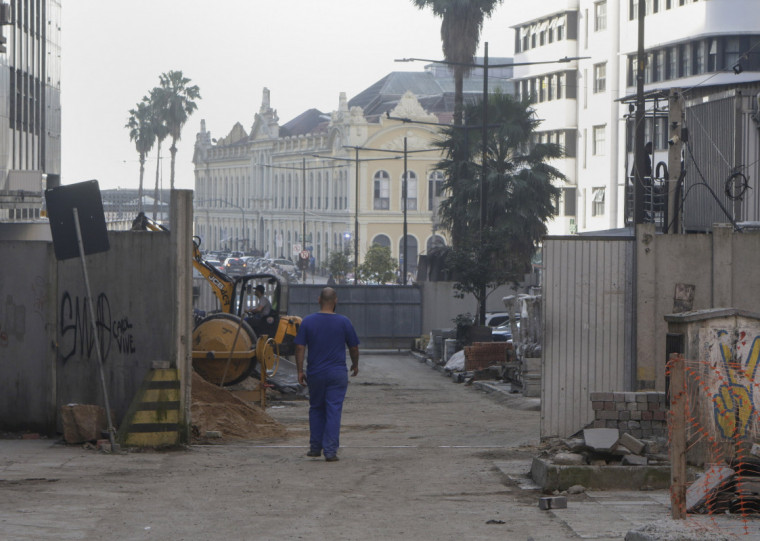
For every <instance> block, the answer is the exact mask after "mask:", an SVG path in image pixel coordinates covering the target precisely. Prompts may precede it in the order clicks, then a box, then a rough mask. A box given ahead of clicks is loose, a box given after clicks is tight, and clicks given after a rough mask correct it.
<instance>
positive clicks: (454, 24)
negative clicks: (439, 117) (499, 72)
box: [412, 0, 503, 126]
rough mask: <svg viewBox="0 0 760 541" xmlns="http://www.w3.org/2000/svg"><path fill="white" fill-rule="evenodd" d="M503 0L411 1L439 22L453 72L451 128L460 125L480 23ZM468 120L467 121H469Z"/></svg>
mask: <svg viewBox="0 0 760 541" xmlns="http://www.w3.org/2000/svg"><path fill="white" fill-rule="evenodd" d="M502 1H503V0H412V3H413V4H414V5H415V6H417V7H418V8H420V9H424V8H426V7H430V8H431V9H432V10H433V13H434V14H435V15H437V16H438V17H440V18H441V43H442V45H443V56H444V59H445V60H446V61H447V62H456V63H457V64H454V65H453V70H454V124H455V125H457V126H458V125H461V124H462V111H463V110H464V78H465V76H467V74H469V73H470V71H471V70H472V67H470V66H468V65H467V64H472V63H473V61H474V58H475V51H477V48H478V42H479V41H480V31H481V29H482V28H483V21H484V19H485V18H486V17H490V16H491V14H492V13H493V11H494V10H495V9H496V6H498V5H499V4H501V3H502ZM468 118H469V117H468Z"/></svg>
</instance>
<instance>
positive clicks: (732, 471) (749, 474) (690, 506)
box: [686, 457, 760, 515]
mask: <svg viewBox="0 0 760 541" xmlns="http://www.w3.org/2000/svg"><path fill="white" fill-rule="evenodd" d="M686 512H687V513H700V514H704V513H709V514H715V513H733V514H741V515H744V514H747V513H760V460H757V459H752V458H748V457H745V458H743V460H741V461H738V460H737V461H735V462H734V463H732V464H731V465H730V466H726V465H724V464H723V465H721V464H712V465H710V466H709V467H708V468H707V470H706V471H705V472H704V473H703V474H701V475H700V476H699V477H698V478H697V480H696V481H695V482H694V483H692V484H691V485H690V486H689V488H688V489H687V490H686Z"/></svg>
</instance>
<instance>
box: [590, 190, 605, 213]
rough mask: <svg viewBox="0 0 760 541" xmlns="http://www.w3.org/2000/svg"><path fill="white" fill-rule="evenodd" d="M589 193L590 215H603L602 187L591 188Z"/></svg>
mask: <svg viewBox="0 0 760 541" xmlns="http://www.w3.org/2000/svg"><path fill="white" fill-rule="evenodd" d="M591 194H592V195H591V216H603V215H604V188H593V190H592V192H591Z"/></svg>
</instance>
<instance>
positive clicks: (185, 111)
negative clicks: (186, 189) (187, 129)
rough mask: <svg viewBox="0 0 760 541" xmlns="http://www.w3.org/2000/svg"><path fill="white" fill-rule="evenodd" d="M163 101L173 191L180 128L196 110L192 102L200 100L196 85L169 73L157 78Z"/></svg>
mask: <svg viewBox="0 0 760 541" xmlns="http://www.w3.org/2000/svg"><path fill="white" fill-rule="evenodd" d="M159 80H160V84H161V86H160V89H161V94H162V100H163V103H162V105H163V107H164V109H163V113H164V114H163V119H164V122H165V124H166V128H167V130H168V133H169V135H171V138H172V146H171V147H169V152H170V153H171V177H170V178H171V189H172V190H173V189H174V163H175V160H176V157H177V141H179V139H180V135H181V133H182V127H183V126H184V125H185V122H187V119H188V117H189V116H190V115H191V114H193V111H195V110H196V109H197V108H198V104H196V103H195V101H193V100H198V99H201V93H200V89H199V88H198V86H197V85H192V86H188V84H189V83H190V79H189V78H188V77H185V76H184V75H182V72H181V71H169V72H167V73H162V74H161V75H160V77H159Z"/></svg>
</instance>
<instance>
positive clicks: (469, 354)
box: [464, 342, 512, 371]
mask: <svg viewBox="0 0 760 541" xmlns="http://www.w3.org/2000/svg"><path fill="white" fill-rule="evenodd" d="M511 347H512V344H510V343H508V342H475V343H474V344H472V345H471V346H465V348H464V369H465V370H466V371H470V370H483V369H484V368H488V367H489V366H493V365H496V364H504V363H505V362H507V351H508V350H509V349H511Z"/></svg>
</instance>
